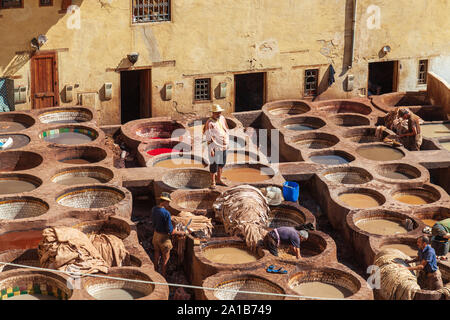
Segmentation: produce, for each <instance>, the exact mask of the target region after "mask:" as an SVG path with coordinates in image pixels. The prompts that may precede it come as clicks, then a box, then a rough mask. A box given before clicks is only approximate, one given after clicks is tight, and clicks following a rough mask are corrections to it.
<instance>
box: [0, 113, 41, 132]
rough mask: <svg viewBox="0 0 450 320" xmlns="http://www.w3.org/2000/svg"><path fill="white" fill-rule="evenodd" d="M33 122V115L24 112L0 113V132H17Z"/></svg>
mask: <svg viewBox="0 0 450 320" xmlns="http://www.w3.org/2000/svg"><path fill="white" fill-rule="evenodd" d="M35 122H36V121H35V120H34V118H33V117H31V116H29V115H26V114H24V113H14V112H5V113H1V114H0V132H19V131H22V130H25V129H28V128H29V127H31V126H33V125H34V124H35Z"/></svg>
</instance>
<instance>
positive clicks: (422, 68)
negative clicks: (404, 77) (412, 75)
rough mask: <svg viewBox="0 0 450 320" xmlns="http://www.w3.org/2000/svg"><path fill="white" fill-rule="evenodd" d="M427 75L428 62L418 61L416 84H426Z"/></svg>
mask: <svg viewBox="0 0 450 320" xmlns="http://www.w3.org/2000/svg"><path fill="white" fill-rule="evenodd" d="M427 73H428V60H420V61H419V76H418V80H417V83H418V84H427Z"/></svg>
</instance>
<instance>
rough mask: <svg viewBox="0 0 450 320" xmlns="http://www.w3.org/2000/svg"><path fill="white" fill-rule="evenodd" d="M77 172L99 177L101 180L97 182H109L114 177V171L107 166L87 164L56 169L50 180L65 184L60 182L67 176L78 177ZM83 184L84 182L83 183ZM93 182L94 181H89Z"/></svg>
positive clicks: (86, 175) (84, 175) (90, 176)
mask: <svg viewBox="0 0 450 320" xmlns="http://www.w3.org/2000/svg"><path fill="white" fill-rule="evenodd" d="M76 173H81V174H82V175H81V177H89V178H92V177H93V178H97V179H99V180H102V181H99V182H97V183H108V182H110V181H111V180H112V179H113V178H114V172H113V171H112V170H110V169H108V168H106V167H100V166H92V167H91V166H85V167H70V168H65V169H60V170H58V171H56V172H55V173H54V174H52V177H51V178H50V181H51V182H53V183H57V184H61V185H65V186H67V185H66V184H63V183H60V182H61V181H62V180H64V179H65V178H70V177H78V176H77V175H74V174H76ZM82 184H83V183H82ZM88 184H92V183H88Z"/></svg>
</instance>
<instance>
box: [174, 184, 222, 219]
mask: <svg viewBox="0 0 450 320" xmlns="http://www.w3.org/2000/svg"><path fill="white" fill-rule="evenodd" d="M202 195H205V196H206V198H207V199H208V201H209V198H211V197H212V198H214V200H212V203H214V201H215V199H217V197H218V196H220V195H221V192H220V191H215V190H190V191H188V190H175V191H174V192H172V193H171V194H170V198H171V201H170V203H169V206H170V207H171V208H172V209H174V210H175V211H176V212H182V211H185V212H186V211H187V212H190V213H192V214H195V215H202V216H205V215H207V214H208V213H213V212H214V209H213V208H212V203H211V208H210V209H205V208H187V207H183V206H181V205H180V203H182V202H187V201H188V200H189V199H190V198H193V199H194V200H198V199H199V198H200V199H203V198H202V197H201V196H202Z"/></svg>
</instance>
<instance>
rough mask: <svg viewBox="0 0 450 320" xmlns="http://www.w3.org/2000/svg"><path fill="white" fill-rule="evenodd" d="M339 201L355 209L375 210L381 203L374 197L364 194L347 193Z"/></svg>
mask: <svg viewBox="0 0 450 320" xmlns="http://www.w3.org/2000/svg"><path fill="white" fill-rule="evenodd" d="M339 200H340V201H342V202H344V203H345V204H346V205H348V206H350V207H353V208H360V209H364V208H373V207H378V206H379V205H380V203H379V202H378V201H377V199H375V198H374V197H372V196H369V195H367V194H363V193H345V194H342V195H340V196H339Z"/></svg>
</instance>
